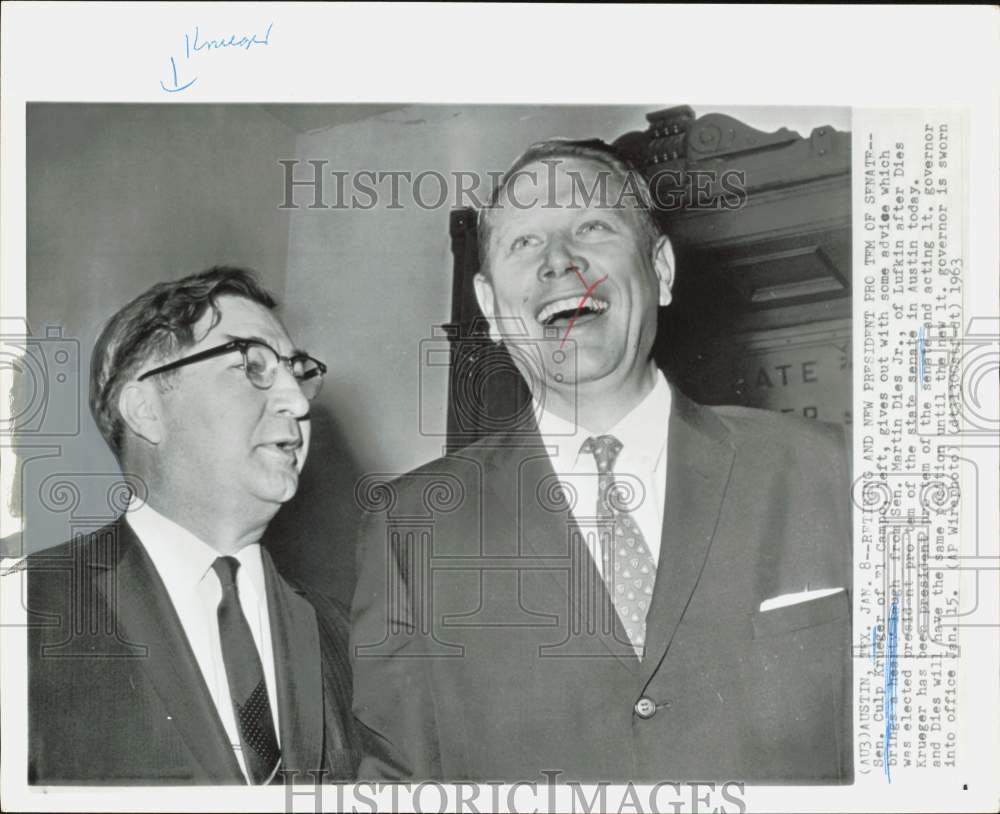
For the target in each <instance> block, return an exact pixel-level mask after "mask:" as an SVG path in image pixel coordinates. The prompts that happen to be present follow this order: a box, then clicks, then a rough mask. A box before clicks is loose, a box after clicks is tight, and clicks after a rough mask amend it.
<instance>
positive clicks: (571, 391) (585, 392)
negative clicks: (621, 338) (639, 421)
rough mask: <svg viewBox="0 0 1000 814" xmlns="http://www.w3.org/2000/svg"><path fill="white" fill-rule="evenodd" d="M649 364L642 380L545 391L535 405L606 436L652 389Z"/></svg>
mask: <svg viewBox="0 0 1000 814" xmlns="http://www.w3.org/2000/svg"><path fill="white" fill-rule="evenodd" d="M657 375H658V371H657V368H656V366H655V364H653V363H652V362H650V363H649V366H648V368H647V369H646V370H645V371H644V373H643V375H642V376H635V377H632V378H631V379H630V380H626V381H623V382H608V381H600V382H580V383H578V384H577V385H576V386H575V387H570V388H566V389H558V390H557V389H556V388H552V387H550V388H548V390H547V391H546V393H545V400H544V402H541V401H540V400H539V399H537V397H536V401H539V403H541V404H542V406H543V407H544V409H545V410H548V411H550V412H552V413H554V414H555V415H557V416H559V418H562V419H563V420H565V421H572V422H575V423H576V424H577V425H578V426H580V427H583V428H585V429H587V430H588V431H590V432H591V433H594V434H600V433H604V432H607V431H608V430H610V429H611V428H612V427H614V426H615V425H616V424H617V423H618V422H619V421H621V420H622V419H623V418H624V417H625V416H627V415H628V414H629V413H630V412H632V410H634V409H635V408H636V407H638V406H639V404H641V403H642V400H643V399H644V398H646V396H648V395H649V394H650V393H651V392H652V390H653V388H654V387H655V386H656V377H657Z"/></svg>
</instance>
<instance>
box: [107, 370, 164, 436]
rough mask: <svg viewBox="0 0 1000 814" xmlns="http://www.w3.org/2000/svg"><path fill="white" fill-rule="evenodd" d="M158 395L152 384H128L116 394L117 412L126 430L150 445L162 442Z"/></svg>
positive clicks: (161, 421)
mask: <svg viewBox="0 0 1000 814" xmlns="http://www.w3.org/2000/svg"><path fill="white" fill-rule="evenodd" d="M161 405H162V403H161V400H160V393H159V391H158V390H157V389H156V385H154V384H153V383H152V382H148V381H147V382H129V383H128V384H126V385H125V386H124V387H123V388H122V390H121V393H119V394H118V412H119V414H120V415H121V417H122V420H123V421H124V422H125V423H126V424H127V425H128V428H129V429H130V430H131V431H132V432H133V433H135V434H136V435H138V436H139V437H140V438H143V439H145V440H146V441H148V442H149V443H150V444H154V445H155V444H159V443H160V441H162V440H163V429H164V428H163V420H162V418H161Z"/></svg>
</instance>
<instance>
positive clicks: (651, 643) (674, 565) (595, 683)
mask: <svg viewBox="0 0 1000 814" xmlns="http://www.w3.org/2000/svg"><path fill="white" fill-rule="evenodd" d="M664 419H665V420H666V419H667V417H666V416H664ZM669 420H670V432H669V441H668V463H667V466H668V471H667V494H666V502H665V504H664V505H665V511H664V523H663V536H662V544H661V548H660V555H659V565H658V568H657V574H656V585H655V589H654V596H653V601H652V605H651V608H650V611H649V615H648V622H647V642H648V645H647V652H646V656H645V658H644V659H643V661H642V662H639V661H638V660H637V659H636V658H635V656H634V654H633V652H632V649H631V646H630V645H629V644H628V640H627V637H626V634H625V633H624V631H623V629H622V627H621V624H620V622H619V620H618V617H617V615H616V614H615V613H614V611H613V609H612V606H611V603H610V599H609V597H608V595H607V592H606V590H605V588H604V584H603V582H602V580H601V578H600V576H599V575H598V573H597V571H596V569H595V568H594V566H593V562H592V559H591V557H590V556H589V554H588V553H587V552H586V549H585V548H584V547H583V543H582V541H581V540H580V539H579V534H578V533H576V531H577V527H576V524H575V522H574V519H573V517H572V516H571V515H570V514H569V513H568V512H567V507H566V504H565V502H562V503H561V502H560V500H559V499H558V497H557V496H556V495H557V494H558V493H557V492H556V491H555V490H554V488H553V487H554V486H555V485H556V483H557V481H556V479H555V473H554V472H553V470H552V466H551V463H550V459H549V458H548V456H547V455H546V454H545V451H544V449H543V448H542V447H541V439H540V437H539V436H538V434H537V430H536V431H534V432H532V433H529V434H528V435H527V436H526V437H521V438H519V437H516V436H513V435H509V436H494V437H492V438H488V439H486V440H484V441H482V442H480V443H477V444H475V445H473V446H471V447H468V448H466V449H463V450H461V451H460V452H457V453H455V454H453V455H450V456H448V457H445V458H442V459H439V460H437V461H434V462H432V463H430V464H428V465H426V466H424V467H422V468H421V469H418V470H416V471H414V472H412V473H410V474H408V475H406V476H404V477H402V478H401V479H399V480H398V481H396V482H395V483H393V484H392V485H391V486H389V487H378V486H372V485H371V484H366V487H370V488H368V490H367V495H366V496H367V498H368V499H369V500H370V501H371V503H372V506H371V507H370V508H372V511H371V512H370V513H369V516H368V517H367V518H366V520H365V522H364V525H363V527H362V529H363V530H362V537H361V548H360V550H359V557H360V568H359V573H360V577H359V584H358V588H357V592H356V594H355V602H354V611H353V613H354V627H353V630H352V649H351V656H352V659H353V662H354V675H355V696H354V697H355V701H354V703H355V707H354V708H355V713H356V716H357V717H358V719H359V720H360V721H361V722H362V724H364V726H365V727H366V728H367V729H369V730H370V731H371V733H372V734H373V735H374V736H375V738H376V742H377V743H378V744H379V748H378V749H377V750H375V751H374V752H373V753H372V754H369V755H368V756H367V757H366V759H365V760H363V762H362V767H361V769H360V772H359V774H360V776H361V777H368V776H385V777H410V776H416V777H443V778H446V779H451V780H459V779H472V780H480V781H482V780H493V779H496V780H501V779H503V780H513V779H535V780H541V779H542V778H541V777H540V775H539V773H540V772H543V771H557V772H560V773H561V774H560V776H559V777H558V780H559V781H560V782H562V781H566V780H571V779H572V780H589V781H596V780H611V781H619V782H621V781H626V780H640V781H646V782H653V781H659V780H665V779H672V780H688V781H694V780H742V781H747V782H765V781H766V782H832V783H837V782H841V783H842V782H849V781H850V780H851V778H852V740H851V714H850V700H851V690H850V687H851V684H850V680H851V659H850V649H849V645H850V602H849V593H845V592H841V593H839V594H835V595H831V596H829V597H827V598H823V599H818V600H813V601H808V602H805V603H802V604H798V605H792V606H789V607H786V608H782V609H778V610H771V611H768V612H764V613H762V612H760V611H759V608H760V604H761V602H762V601H764V600H766V599H768V598H772V597H775V596H778V595H781V594H785V593H792V592H799V591H803V590H805V589H806V588H807V587H808V588H809V589H810V590H814V589H820V588H839V587H844V588H847V589H848V591H849V589H850V585H851V567H852V566H851V543H850V539H851V525H850V523H851V515H850V510H849V492H848V488H849V487H848V484H849V472H848V466H847V460H848V459H847V457H846V454H845V452H846V445H845V443H844V441H845V439H844V433H843V432H842V430H841V428H839V427H836V426H833V425H827V424H821V423H819V422H815V421H808V420H805V419H796V418H790V417H786V416H781V415H778V414H775V413H769V412H764V411H759V410H750V409H744V408H705V407H701V406H698V405H696V404H694V403H693V402H691V401H689V400H688V399H686V398H685V397H684V396H683V395H681V394H680V393H678V392H677V391H676V390H675V391H674V397H673V412H672V415H671V416H670V417H669ZM361 492H362V494H363V496H364V495H365V489H362V490H361ZM640 699H648V701H651V702H652V704H649V703H648V702H645V706H644V707H643V706H640V709H645V711H646V712H649V711H650V709H652V715H651V716H650V717H643V716H642V715H640V714H638V712H637V708H636V704H637V702H639V701H640Z"/></svg>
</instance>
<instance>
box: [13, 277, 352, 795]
mask: <svg viewBox="0 0 1000 814" xmlns="http://www.w3.org/2000/svg"><path fill="white" fill-rule="evenodd" d="M275 306H276V303H275V301H274V299H273V298H272V297H271V296H270V294H268V293H267V292H266V291H264V290H263V289H262V288H261V287H260V286H259V285H258V283H257V282H256V280H255V279H254V277H253V276H252V274H250V273H249V272H247V271H245V270H243V269H238V268H229V267H216V268H212V269H210V270H208V271H205V272H202V273H200V274H194V275H191V276H188V277H185V278H183V279H181V280H177V281H172V282H165V283H160V284H158V285H155V286H153V287H152V288H151V289H149V290H148V291H146V292H145V293H143V294H141V295H140V296H139V297H137V298H136V299H135V300H133V301H132V302H130V303H129V304H128V305H126V306H125V307H124V308H122V309H121V310H120V311H118V312H117V313H116V314H115V315H114V316H112V317H111V319H110V320H109V322H108V323H107V325H106V326H105V327H104V329H103V331H102V332H101V335H100V337H99V338H98V340H97V344H96V346H95V348H94V354H93V359H92V364H91V379H90V408H91V412H92V413H93V415H94V419H95V420H96V422H97V425H98V427H99V429H100V431H101V433H102V435H103V436H104V438H105V440H106V441H107V443H108V444H109V446H110V447H111V449H112V451H113V452H114V453H115V455H116V456H117V458H118V460H119V463H120V465H121V468H122V470H123V472H125V473H126V477H127V479H129V480H130V482H132V483H133V484H134V490H133V491H134V493H133V497H132V499H131V502H130V504H129V506H128V510H127V511H126V512H125V514H124V515H122V516H121V517H120V518H118V520H116V521H115V522H114V523H112V524H111V525H109V526H107V527H105V528H103V529H100V530H99V531H97V532H95V533H94V534H91V535H90V536H88V537H81V538H78V539H76V540H73V541H71V542H69V543H66V544H64V545H62V546H59V547H57V548H54V549H50V550H48V551H44V552H40V553H39V554H35V555H32V556H31V557H29V558H28V560H27V561H26V569H27V575H28V576H27V584H28V608H29V611H30V612H31V613H33V614H42V615H44V618H45V619H46V621H45V622H44V623H42V624H36V625H34V626H32V627H30V628H29V637H28V639H29V770H28V771H29V781H30V782H33V783H45V784H50V783H115V784H158V783H177V784H180V783H196V784H222V783H240V784H255V785H256V784H266V783H274V782H279V783H280V782H314V780H315V779H316V778H320V779H325V780H327V781H329V780H336V779H341V780H342V779H349V778H351V777H352V776H353V773H354V770H355V768H356V764H357V757H358V752H357V747H356V745H355V741H354V730H353V727H352V719H351V716H350V690H349V687H350V672H349V666H348V663H347V658H346V646H345V636H346V632H345V631H346V627H345V620H344V617H343V615H342V614H341V613H340V611H339V610H338V609H337V608H335V607H333V606H332V605H329V604H324V605H323V606H322V608H321V610H320V612H318V610H317V608H318V607H319V606H317V607H314V606H313V604H311V603H310V601H308V600H307V599H306V598H305V597H304V595H302V594H301V593H300V592H298V591H297V590H296V589H294V588H293V587H292V586H291V585H290V584H288V583H287V582H286V581H285V580H284V579H283V578H282V577H281V576H280V575H279V574H278V572H277V571H276V569H275V567H274V564H273V563H272V561H271V558H270V556H269V555H268V554H267V552H266V551H265V550H263V549H262V548H261V545H260V539H261V535H262V534H263V532H264V530H265V528H266V527H267V525H268V523H269V522H270V520H271V518H272V517H273V516H274V514H275V513H276V512H277V511H278V509H279V508H280V506H281V505H282V503H284V502H286V501H287V500H289V499H290V498H291V497H292V496H293V495H294V494H295V492H296V489H297V488H298V483H299V474H300V472H301V471H302V467H303V464H304V463H305V460H306V452H307V450H308V448H309V401H310V399H312V398H313V397H314V396H315V395H316V394H317V393H318V392H319V388H320V385H321V384H322V381H323V374H324V373H325V372H326V368H325V366H324V365H323V364H322V363H321V362H319V361H317V360H316V359H313V358H312V357H311V356H309V355H308V354H306V353H304V352H303V351H301V350H298V349H296V348H295V346H294V345H293V343H292V340H291V338H290V337H289V335H288V333H287V331H286V330H285V328H284V326H283V325H282V324H281V322H280V321H279V320H278V319H277V317H276V316H275V314H274V311H273V309H274V308H275ZM39 618H42V617H39ZM324 770H325V774H316V773H319V772H322V771H324ZM310 772H312V773H314V774H309V773H310Z"/></svg>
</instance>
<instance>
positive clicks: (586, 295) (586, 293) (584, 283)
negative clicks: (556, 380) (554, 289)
mask: <svg viewBox="0 0 1000 814" xmlns="http://www.w3.org/2000/svg"><path fill="white" fill-rule="evenodd" d="M571 268H572V269H573V271H574V272H575V273H576V276H577V277H579V278H580V285H582V286H583V287H584V288H586V289H587V290H586V291H584V292H583V297H582V299H581V300H580V302H578V303H577V305H576V313H575V314H573V316H572V317H570V320H569V325H567V326H566V334H565V336H563V338H562V342H560V343H559V348H560V349H562V346H563V345H565V344H566V340H567V339H569V332H570V331H572V330H573V323H574V322H576V318H577V317H578V316H580V312H581V311H582V310H583V306H584V305H586V304H587V300H588V299H590V295H591V294H593V293H594V289H595V288H597V286H599V285H600V284H601V283H603V282H604V281H605V280H607V279H608V275H607V274H605V275H604V276H603V277H601V279H600V280H597V281H596V282H595V283H594V284H593V285H592V286H590V287H589V288H588V287H587V281H586V280H584V279H583V275H582V274H580V269H578V268H577V267H576V266H572V267H571Z"/></svg>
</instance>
